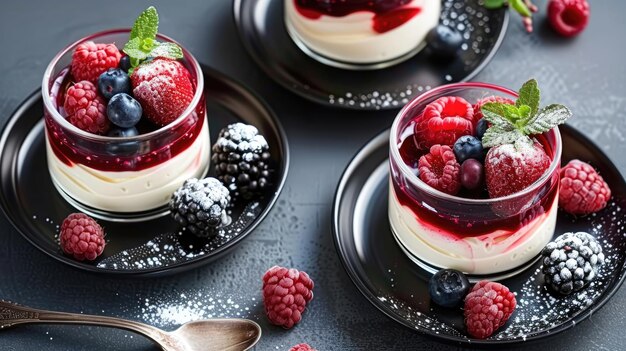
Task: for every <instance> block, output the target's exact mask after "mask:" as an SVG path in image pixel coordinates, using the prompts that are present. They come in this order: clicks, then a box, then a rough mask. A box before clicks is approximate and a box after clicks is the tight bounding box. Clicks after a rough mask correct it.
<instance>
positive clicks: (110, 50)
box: [71, 41, 122, 84]
mask: <svg viewBox="0 0 626 351" xmlns="http://www.w3.org/2000/svg"><path fill="white" fill-rule="evenodd" d="M121 57H122V55H121V54H120V51H119V50H118V49H117V47H116V46H115V45H114V44H96V43H94V42H93V41H86V42H84V43H82V44H80V45H78V46H77V47H76V50H75V51H74V54H73V55H72V68H71V72H72V76H73V77H74V80H75V81H77V82H78V81H81V80H88V81H90V82H92V83H94V84H95V83H97V81H98V77H99V76H100V75H101V74H102V73H104V72H106V71H107V70H108V69H109V68H116V67H117V65H118V64H119V62H120V58H121Z"/></svg>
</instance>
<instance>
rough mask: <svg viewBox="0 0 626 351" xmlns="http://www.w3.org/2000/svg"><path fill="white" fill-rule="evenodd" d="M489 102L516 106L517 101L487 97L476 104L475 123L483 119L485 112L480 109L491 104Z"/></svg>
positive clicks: (500, 97) (493, 96)
mask: <svg viewBox="0 0 626 351" xmlns="http://www.w3.org/2000/svg"><path fill="white" fill-rule="evenodd" d="M489 102H499V103H502V104H509V105H515V101H513V100H511V99H509V98H505V97H502V96H496V95H492V96H487V97H485V98H482V99H479V100H478V101H476V103H475V104H474V106H473V108H474V121H476V122H478V121H479V120H480V119H481V118H483V111H481V110H480V109H481V108H482V107H483V105H484V104H486V103H489Z"/></svg>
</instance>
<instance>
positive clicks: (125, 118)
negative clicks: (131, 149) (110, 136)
mask: <svg viewBox="0 0 626 351" xmlns="http://www.w3.org/2000/svg"><path fill="white" fill-rule="evenodd" d="M142 113H143V112H142V108H141V105H140V104H139V102H137V100H135V99H133V97H132V96H130V95H128V94H126V93H119V94H115V95H114V96H113V97H112V98H111V100H109V104H108V105H107V116H108V117H109V120H110V121H111V123H113V124H115V125H116V126H118V127H120V128H132V127H134V126H135V125H136V124H137V123H139V120H140V119H141V115H142Z"/></svg>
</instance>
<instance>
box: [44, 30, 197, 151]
mask: <svg viewBox="0 0 626 351" xmlns="http://www.w3.org/2000/svg"><path fill="white" fill-rule="evenodd" d="M130 31H131V29H130V28H117V29H108V30H103V31H99V32H96V33H93V34H90V35H88V36H86V37H83V38H81V39H78V40H76V41H75V42H73V43H72V44H70V45H68V46H67V47H66V48H64V49H63V50H61V51H59V52H58V53H57V54H56V55H55V56H54V58H52V60H51V61H50V63H49V64H48V66H47V67H46V70H45V72H44V74H43V80H42V83H41V94H42V98H43V103H44V107H45V109H46V110H47V111H48V113H50V115H51V116H52V119H54V121H55V122H57V123H59V124H60V125H61V127H63V128H64V129H68V130H70V131H71V132H72V133H74V134H77V135H78V136H80V137H82V138H86V139H89V140H91V141H98V142H127V141H148V140H151V139H152V138H154V137H156V136H158V135H161V134H163V133H165V132H168V131H169V130H170V129H171V128H172V127H173V126H177V125H179V124H180V123H181V122H182V121H184V120H186V119H187V117H188V116H189V115H190V114H191V113H192V112H193V111H194V110H195V109H196V107H197V105H198V104H199V103H200V100H201V99H202V95H203V94H204V76H203V74H202V68H201V67H200V64H199V63H198V61H197V60H196V58H195V57H194V56H193V55H192V54H191V53H190V52H189V51H188V50H187V49H185V47H183V46H182V45H180V43H178V42H177V41H176V40H174V39H172V38H170V37H168V36H166V35H163V34H160V33H157V38H159V39H164V40H167V41H169V42H172V43H175V44H177V45H178V46H180V47H181V49H182V51H183V57H184V58H185V59H187V61H188V62H189V64H190V65H191V66H192V67H193V69H194V70H195V71H196V87H195V92H194V95H193V98H192V100H191V102H190V103H189V106H187V108H186V109H185V110H184V111H183V112H182V113H181V114H180V116H178V117H176V119H175V120H173V121H172V122H170V123H168V124H166V125H164V126H162V127H160V128H158V129H156V130H153V131H151V132H149V133H144V134H139V135H135V136H126V137H112V136H106V135H99V134H93V133H89V132H87V131H84V130H82V129H80V128H78V127H76V126H75V125H73V124H71V123H70V122H69V121H68V120H67V119H66V118H64V117H63V116H61V114H60V113H59V111H58V109H57V108H55V107H54V106H52V102H51V98H50V91H49V90H50V89H49V83H50V79H51V78H52V70H53V69H54V68H55V67H56V65H57V63H58V62H59V60H60V59H61V57H63V56H64V55H65V54H67V53H68V52H69V51H71V50H74V48H76V46H78V45H79V44H81V43H83V42H85V41H88V40H93V39H96V38H98V37H102V36H105V35H115V34H124V33H130Z"/></svg>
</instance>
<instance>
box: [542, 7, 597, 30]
mask: <svg viewBox="0 0 626 351" xmlns="http://www.w3.org/2000/svg"><path fill="white" fill-rule="evenodd" d="M548 20H549V21H550V24H551V25H552V28H554V30H555V31H556V32H557V33H559V34H561V35H562V36H564V37H573V36H575V35H577V34H579V33H580V32H582V31H583V30H584V29H585V27H587V24H588V23H589V3H588V2H587V0H550V3H549V4H548Z"/></svg>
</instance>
